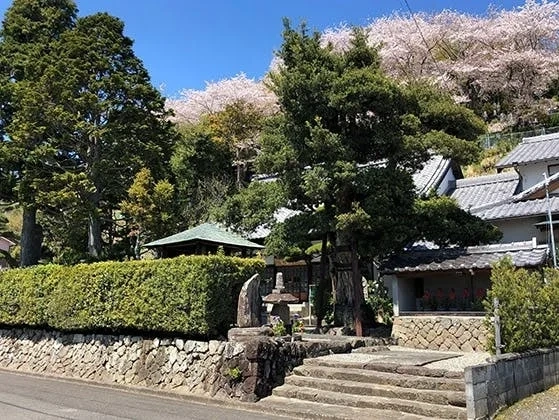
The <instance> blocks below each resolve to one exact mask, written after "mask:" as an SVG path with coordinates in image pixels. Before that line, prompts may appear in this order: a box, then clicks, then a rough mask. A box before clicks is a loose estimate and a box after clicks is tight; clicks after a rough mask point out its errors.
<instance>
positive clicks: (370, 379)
mask: <svg viewBox="0 0 559 420" xmlns="http://www.w3.org/2000/svg"><path fill="white" fill-rule="evenodd" d="M293 374H294V375H300V376H308V377H313V378H322V379H329V380H335V381H344V380H346V381H353V382H362V383H369V384H380V385H392V386H395V387H401V388H412V389H420V390H440V391H460V392H465V384H464V380H463V379H458V378H446V377H444V376H439V377H432V376H421V375H414V374H407V373H398V372H380V371H376V370H370V369H357V368H346V367H343V366H342V367H330V366H321V365H317V366H313V365H307V364H303V365H301V366H298V367H296V368H295V369H294V370H293Z"/></svg>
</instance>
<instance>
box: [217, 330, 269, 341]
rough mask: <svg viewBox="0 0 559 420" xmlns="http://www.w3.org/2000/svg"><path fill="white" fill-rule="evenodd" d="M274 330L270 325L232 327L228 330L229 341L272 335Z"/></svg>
mask: <svg viewBox="0 0 559 420" xmlns="http://www.w3.org/2000/svg"><path fill="white" fill-rule="evenodd" d="M273 335H274V332H273V331H272V329H271V328H270V327H247V328H231V329H230V330H229V331H228V332H227V339H228V340H229V341H238V342H244V341H247V340H250V339H252V338H254V337H271V336H273Z"/></svg>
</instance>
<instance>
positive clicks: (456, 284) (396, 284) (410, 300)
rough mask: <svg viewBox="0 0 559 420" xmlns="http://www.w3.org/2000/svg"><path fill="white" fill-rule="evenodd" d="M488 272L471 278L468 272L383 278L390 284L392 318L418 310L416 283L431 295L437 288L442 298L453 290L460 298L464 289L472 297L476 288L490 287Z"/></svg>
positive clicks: (435, 292)
mask: <svg viewBox="0 0 559 420" xmlns="http://www.w3.org/2000/svg"><path fill="white" fill-rule="evenodd" d="M489 276H490V274H489V271H485V272H476V274H475V276H474V277H471V276H470V274H469V272H462V271H456V272H441V273H437V272H431V273H417V276H406V275H404V276H398V275H389V276H384V282H385V284H388V283H391V284H392V290H391V292H392V293H391V294H392V302H393V310H394V316H399V315H400V313H402V312H414V311H417V310H418V307H417V300H418V299H421V297H420V296H417V283H418V282H421V281H422V282H423V291H424V292H425V291H429V293H430V294H431V295H435V296H436V294H437V292H438V290H439V288H440V289H442V291H443V296H445V297H446V296H448V294H449V292H450V289H451V288H454V292H455V293H456V297H457V299H459V298H462V296H463V293H464V289H468V291H469V293H470V295H472V296H473V295H474V294H475V292H476V290H477V289H478V288H482V289H486V290H487V289H488V288H489V286H490V284H491V283H490V280H489Z"/></svg>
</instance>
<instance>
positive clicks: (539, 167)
mask: <svg viewBox="0 0 559 420" xmlns="http://www.w3.org/2000/svg"><path fill="white" fill-rule="evenodd" d="M558 164H559V159H557V160H553V161H548V162H540V163H531V164H530V165H525V166H518V167H517V168H516V169H517V170H518V172H519V173H520V175H521V176H522V190H525V189H527V188H530V187H532V186H534V185H536V184H537V183H539V182H542V181H543V174H544V173H546V174H548V172H547V166H548V165H558ZM548 175H549V174H548Z"/></svg>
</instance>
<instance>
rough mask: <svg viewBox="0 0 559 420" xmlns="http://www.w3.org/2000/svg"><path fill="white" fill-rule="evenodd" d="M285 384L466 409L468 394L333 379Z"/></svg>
mask: <svg viewBox="0 0 559 420" xmlns="http://www.w3.org/2000/svg"><path fill="white" fill-rule="evenodd" d="M285 383H286V384H289V385H294V386H300V387H306V388H316V389H320V390H324V391H336V392H342V393H345V394H355V395H366V396H373V397H386V398H399V399H405V400H411V401H421V402H426V403H430V404H439V405H452V406H456V407H466V394H465V393H464V392H463V391H441V390H431V389H427V390H426V389H414V388H402V387H399V386H393V385H380V384H375V383H363V382H354V381H345V380H342V381H339V380H336V381H332V380H331V379H324V378H317V377H312V378H311V377H307V376H299V375H291V376H289V377H287V378H285Z"/></svg>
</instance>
